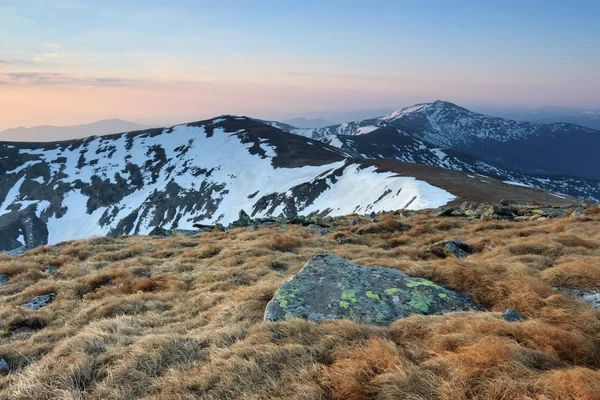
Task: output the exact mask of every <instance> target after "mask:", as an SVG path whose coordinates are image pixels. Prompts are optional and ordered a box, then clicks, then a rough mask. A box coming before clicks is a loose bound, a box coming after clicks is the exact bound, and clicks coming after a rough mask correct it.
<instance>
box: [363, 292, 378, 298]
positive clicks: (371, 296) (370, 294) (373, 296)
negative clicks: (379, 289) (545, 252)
mask: <svg viewBox="0 0 600 400" xmlns="http://www.w3.org/2000/svg"><path fill="white" fill-rule="evenodd" d="M365 295H366V296H367V297H368V298H369V299H375V300H379V295H377V294H375V293H373V292H371V291H370V290H367V293H365Z"/></svg>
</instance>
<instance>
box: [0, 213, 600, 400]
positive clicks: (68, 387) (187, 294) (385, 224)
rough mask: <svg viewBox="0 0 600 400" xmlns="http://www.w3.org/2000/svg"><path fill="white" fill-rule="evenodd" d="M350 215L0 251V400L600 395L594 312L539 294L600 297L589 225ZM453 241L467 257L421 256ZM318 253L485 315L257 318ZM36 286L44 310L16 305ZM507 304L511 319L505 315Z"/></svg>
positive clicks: (597, 257) (598, 263)
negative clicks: (382, 322) (423, 282)
mask: <svg viewBox="0 0 600 400" xmlns="http://www.w3.org/2000/svg"><path fill="white" fill-rule="evenodd" d="M356 219H359V217H358V216H355V215H354V216H353V215H351V216H348V217H347V219H343V218H342V219H338V220H337V222H338V227H337V231H336V232H334V233H330V234H328V235H325V236H323V237H319V236H317V235H315V234H314V232H316V230H315V229H311V228H307V227H302V226H296V225H289V226H288V227H287V228H286V229H282V228H281V227H280V226H278V225H275V226H261V227H260V228H259V229H258V230H254V229H253V228H238V229H234V230H230V231H227V232H217V231H215V232H209V233H201V234H198V235H196V236H193V237H171V238H164V239H161V238H158V237H144V236H139V237H123V238H118V239H113V238H107V237H102V238H92V239H89V240H79V241H74V242H69V243H63V244H59V245H57V246H51V247H41V248H37V249H34V250H31V251H29V252H28V253H26V254H25V255H23V256H21V257H17V258H11V257H9V256H0V273H8V274H9V275H10V280H9V282H8V283H7V284H6V285H4V286H1V287H0V299H1V300H0V301H1V302H0V357H2V358H4V359H5V360H6V362H7V363H8V365H9V366H10V373H9V374H8V375H5V376H3V377H0V399H134V398H142V399H147V400H149V399H349V400H354V399H356V400H358V399H413V400H414V399H486V400H487V399H600V370H599V369H600V310H597V309H593V308H592V307H591V306H590V305H589V304H588V303H585V302H583V301H581V300H579V299H577V298H575V297H572V296H570V295H568V294H564V293H562V292H559V291H556V290H554V289H553V286H554V287H556V286H559V287H565V288H582V289H594V288H595V289H600V215H597V213H596V215H592V216H589V217H582V218H570V217H565V218H558V219H548V220H539V221H530V222H507V221H501V220H481V221H479V220H478V221H469V220H467V219H464V218H435V217H434V216H433V212H432V211H424V212H419V213H417V214H416V215H414V216H410V217H407V218H402V217H401V216H397V215H387V214H382V215H379V216H377V218H376V221H375V222H372V221H370V220H369V219H366V218H360V223H359V224H358V225H352V224H351V223H350V222H351V221H352V220H356ZM342 237H345V238H348V239H349V243H345V244H339V243H340V242H341V240H340V239H341V238H342ZM453 238H456V239H460V240H462V241H464V242H466V243H468V244H469V245H470V246H471V247H472V249H473V251H474V254H473V255H471V256H469V257H468V258H467V259H464V260H458V259H450V258H447V259H438V258H436V257H434V256H432V255H431V254H430V253H428V252H427V251H426V250H427V247H428V245H429V244H431V243H434V242H437V241H440V240H444V239H453ZM326 252H330V253H335V254H337V255H338V256H340V257H342V258H344V259H347V260H350V261H353V262H356V263H359V264H361V265H373V266H384V267H389V268H396V269H399V270H401V271H403V272H406V273H407V274H409V275H412V276H418V277H424V278H427V279H431V280H433V281H434V282H436V283H438V284H442V285H445V286H447V287H448V288H450V289H454V290H459V291H464V292H466V293H468V294H470V295H471V296H472V297H473V298H474V299H475V300H476V301H477V303H479V305H481V306H482V307H484V308H485V309H486V310H487V311H488V312H480V313H476V312H465V313H455V314H447V315H444V316H413V317H410V318H406V319H402V320H398V321H396V322H395V323H393V324H392V325H391V326H389V327H385V328H380V327H374V326H365V325H359V324H356V323H354V322H351V321H347V320H336V321H326V322H323V323H321V324H316V323H313V322H307V321H304V320H297V319H296V320H291V321H287V322H277V323H274V322H269V323H266V322H263V320H262V319H263V313H264V310H265V307H266V305H267V302H268V301H269V300H270V299H271V297H272V296H273V294H274V292H275V291H276V290H277V288H278V287H279V286H280V285H281V284H282V283H284V282H285V281H286V280H288V279H290V278H291V277H292V276H293V275H294V273H296V272H297V271H298V270H299V269H300V268H301V267H302V266H303V265H304V263H305V262H306V260H307V259H308V258H310V257H311V256H314V255H317V254H320V253H326ZM50 265H54V266H57V267H60V268H59V269H58V271H57V272H56V273H55V274H54V275H52V276H50V275H49V274H47V273H45V272H44V270H45V269H46V268H47V267H48V266H50ZM50 292H55V293H56V299H55V300H54V301H53V302H52V303H51V304H49V305H48V306H46V307H43V308H41V309H39V310H38V311H31V310H27V309H24V308H23V307H20V305H21V304H23V303H25V302H27V301H28V300H30V299H31V298H32V297H34V296H37V295H40V294H46V293H50ZM509 308H513V309H515V310H517V311H518V312H519V313H521V314H522V315H523V316H524V317H525V318H526V320H525V321H524V322H514V323H510V322H507V321H505V320H504V319H503V318H502V312H503V311H505V310H506V309H509ZM15 329H19V330H21V331H23V332H22V333H18V334H13V330H15Z"/></svg>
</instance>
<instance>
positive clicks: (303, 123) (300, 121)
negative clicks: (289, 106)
mask: <svg viewBox="0 0 600 400" xmlns="http://www.w3.org/2000/svg"><path fill="white" fill-rule="evenodd" d="M282 122H283V123H285V124H288V125H292V126H295V127H296V128H307V129H310V128H323V127H325V126H330V125H335V122H331V121H328V120H326V119H322V118H313V119H309V118H304V117H300V118H292V119H286V120H284V121H282Z"/></svg>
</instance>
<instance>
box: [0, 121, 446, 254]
mask: <svg viewBox="0 0 600 400" xmlns="http://www.w3.org/2000/svg"><path fill="white" fill-rule="evenodd" d="M347 157H348V155H347V154H345V153H344V152H343V151H340V150H338V149H336V148H332V147H329V146H325V145H323V144H321V143H319V142H317V141H314V140H310V139H305V138H301V137H299V136H294V135H290V134H287V133H284V132H282V131H279V130H277V129H275V128H272V127H269V126H266V125H264V124H261V123H259V122H257V121H254V120H251V119H248V118H241V117H222V118H217V119H213V120H210V121H205V122H201V123H195V124H188V125H180V126H174V127H171V128H166V129H153V130H147V131H141V132H133V133H127V134H119V135H111V136H104V137H90V138H88V139H84V140H76V141H69V142H58V143H36V144H34V143H27V144H26V143H0V174H1V176H2V181H1V183H0V231H1V232H2V233H1V234H0V250H6V249H11V248H15V247H18V246H20V245H26V246H28V247H34V246H36V245H39V244H43V243H56V242H60V241H64V240H69V239H77V238H84V237H89V236H92V235H118V234H138V233H139V234H147V233H148V232H150V231H151V230H152V229H153V228H154V227H157V226H160V227H163V226H164V227H168V228H171V227H176V228H192V225H193V224H194V223H202V224H214V223H223V224H227V223H230V222H232V221H233V220H235V219H237V215H238V212H239V211H240V210H242V209H243V210H245V211H247V212H248V213H249V214H251V215H252V216H255V217H261V216H280V215H282V216H291V215H296V214H298V213H302V214H309V213H324V214H330V215H341V214H348V213H353V212H361V213H369V212H371V211H381V210H389V209H398V208H409V209H421V208H428V207H438V206H441V205H444V204H446V203H447V202H449V201H451V200H452V199H454V197H455V196H454V195H452V194H451V193H449V192H448V191H446V190H443V189H440V188H437V187H434V186H432V185H430V184H428V183H427V182H423V181H419V180H417V179H415V178H413V177H410V176H408V177H402V176H398V175H397V174H395V173H390V172H380V171H377V169H376V167H373V166H364V165H361V164H360V163H359V162H357V161H353V160H348V159H347Z"/></svg>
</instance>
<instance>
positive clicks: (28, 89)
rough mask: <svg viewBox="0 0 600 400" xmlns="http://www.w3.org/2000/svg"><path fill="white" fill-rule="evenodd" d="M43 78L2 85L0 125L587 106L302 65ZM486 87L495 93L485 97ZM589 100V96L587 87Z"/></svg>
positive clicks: (531, 93) (557, 96) (560, 93)
mask: <svg viewBox="0 0 600 400" xmlns="http://www.w3.org/2000/svg"><path fill="white" fill-rule="evenodd" d="M1 75H2V72H1V71H0V76H1ZM41 79H46V80H48V82H46V83H39V82H30V81H28V80H27V79H23V80H22V81H21V82H19V83H14V84H10V85H6V84H5V85H0V130H4V129H7V128H12V127H17V126H27V127H30V126H37V125H76V124H82V123H90V122H94V121H97V120H100V119H110V118H121V119H125V120H130V121H138V120H144V119H149V118H158V117H168V116H169V117H170V116H181V117H182V118H185V117H194V118H210V117H214V116H217V115H220V114H236V115H249V116H252V117H257V118H266V119H285V118H292V117H301V116H305V114H307V113H314V112H335V111H358V110H365V109H375V108H391V109H397V108H402V107H405V106H408V105H411V104H415V103H418V102H426V101H434V100H438V99H441V100H447V101H452V102H455V103H457V104H459V105H462V106H470V105H474V104H480V105H494V106H507V107H508V106H523V107H539V106H543V105H569V106H580V107H585V106H586V104H585V103H582V101H581V99H582V91H581V89H573V90H572V91H571V92H572V93H569V91H568V90H564V89H552V88H546V87H530V88H526V90H523V88H520V89H521V90H520V93H518V92H517V93H515V87H513V86H512V85H490V84H485V83H480V84H477V83H473V82H471V83H461V82H435V81H427V80H420V81H418V80H415V79H408V80H398V79H392V78H381V79H376V78H369V77H355V76H326V75H316V74H315V75H311V74H300V73H298V74H295V73H281V74H278V75H277V76H271V77H265V78H263V79H256V78H255V79H253V82H243V81H235V80H231V79H229V80H214V81H206V82H198V81H196V82H194V81H182V82H176V81H174V80H172V81H171V82H169V81H164V82H161V81H156V80H155V81H151V80H140V81H136V80H126V79H122V78H119V79H114V82H113V80H107V81H109V82H110V83H109V84H106V82H105V81H102V82H100V83H97V82H95V81H94V82H92V83H90V82H88V81H89V80H88V79H80V78H77V79H78V80H81V81H77V82H74V83H70V82H69V79H71V80H72V77H69V76H66V75H65V77H64V79H63V77H60V79H58V78H57V77H55V76H53V77H45V76H43V77H42V78H41ZM53 80H59V81H58V82H53ZM63 80H66V82H62V81H63ZM590 92H591V91H590ZM490 93H493V95H494V96H493V99H494V101H490V100H489V98H490V96H489V94H490ZM588 100H590V101H591V100H593V95H592V93H590V96H589V99H588ZM182 122H185V121H182Z"/></svg>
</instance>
